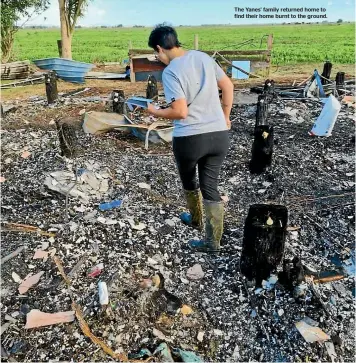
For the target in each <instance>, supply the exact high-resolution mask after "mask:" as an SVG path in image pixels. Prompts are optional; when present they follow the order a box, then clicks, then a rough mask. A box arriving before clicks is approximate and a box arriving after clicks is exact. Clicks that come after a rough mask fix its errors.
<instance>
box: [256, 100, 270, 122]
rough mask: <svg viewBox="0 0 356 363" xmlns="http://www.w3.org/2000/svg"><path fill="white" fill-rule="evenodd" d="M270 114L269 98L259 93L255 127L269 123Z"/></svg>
mask: <svg viewBox="0 0 356 363" xmlns="http://www.w3.org/2000/svg"><path fill="white" fill-rule="evenodd" d="M267 116H268V99H267V97H266V95H264V94H263V95H259V96H258V100H257V110H256V123H255V128H256V127H257V126H261V125H267Z"/></svg>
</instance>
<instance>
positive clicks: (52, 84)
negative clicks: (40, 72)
mask: <svg viewBox="0 0 356 363" xmlns="http://www.w3.org/2000/svg"><path fill="white" fill-rule="evenodd" d="M45 85H46V95H47V102H48V104H49V105H50V104H51V103H54V102H56V100H57V99H58V90H57V75H56V72H53V71H51V72H49V73H47V74H46V75H45Z"/></svg>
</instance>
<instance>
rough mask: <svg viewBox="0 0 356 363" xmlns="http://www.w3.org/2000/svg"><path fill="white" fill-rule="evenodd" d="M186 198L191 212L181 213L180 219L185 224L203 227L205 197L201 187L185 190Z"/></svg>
mask: <svg viewBox="0 0 356 363" xmlns="http://www.w3.org/2000/svg"><path fill="white" fill-rule="evenodd" d="M184 195H185V199H186V201H187V206H188V209H189V212H190V213H187V212H184V213H182V214H181V215H180V219H181V221H182V222H183V223H184V224H187V225H188V226H191V227H194V228H197V229H199V230H202V229H203V197H202V195H201V192H200V189H196V190H185V191H184Z"/></svg>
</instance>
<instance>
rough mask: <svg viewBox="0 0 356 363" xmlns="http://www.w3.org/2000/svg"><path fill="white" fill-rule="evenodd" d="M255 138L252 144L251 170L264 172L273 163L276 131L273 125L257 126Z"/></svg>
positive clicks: (257, 172) (256, 172)
mask: <svg viewBox="0 0 356 363" xmlns="http://www.w3.org/2000/svg"><path fill="white" fill-rule="evenodd" d="M254 136H255V139H254V141H253V144H252V156H251V160H250V172H251V173H253V174H260V173H263V172H264V171H265V170H266V168H267V167H268V166H271V164H272V154H273V144H274V131H273V126H268V125H260V126H256V127H255V132H254Z"/></svg>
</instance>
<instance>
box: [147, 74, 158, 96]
mask: <svg viewBox="0 0 356 363" xmlns="http://www.w3.org/2000/svg"><path fill="white" fill-rule="evenodd" d="M146 98H148V99H149V100H155V99H157V98H158V87H157V80H156V78H155V76H152V75H149V76H148V81H147V88H146Z"/></svg>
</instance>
